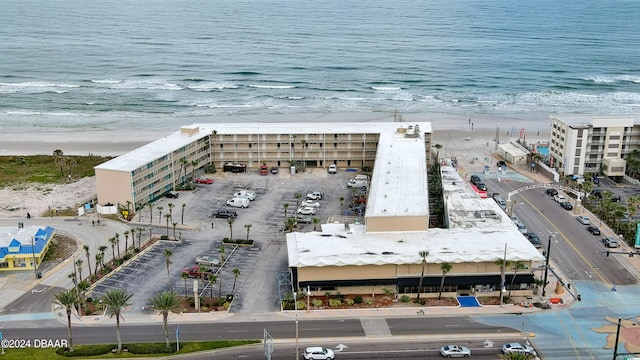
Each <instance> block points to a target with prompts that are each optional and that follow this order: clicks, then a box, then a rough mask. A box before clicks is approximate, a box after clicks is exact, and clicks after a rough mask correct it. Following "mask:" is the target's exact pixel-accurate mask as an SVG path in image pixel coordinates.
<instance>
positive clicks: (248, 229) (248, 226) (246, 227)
mask: <svg viewBox="0 0 640 360" xmlns="http://www.w3.org/2000/svg"><path fill="white" fill-rule="evenodd" d="M251 226H252V225H251V224H244V228H245V229H247V242H249V231H250V230H251Z"/></svg>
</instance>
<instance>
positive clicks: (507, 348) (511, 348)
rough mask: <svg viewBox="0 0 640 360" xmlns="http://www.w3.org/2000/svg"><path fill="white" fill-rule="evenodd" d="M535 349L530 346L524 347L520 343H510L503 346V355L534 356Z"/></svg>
mask: <svg viewBox="0 0 640 360" xmlns="http://www.w3.org/2000/svg"><path fill="white" fill-rule="evenodd" d="M533 352H534V351H533V348H532V347H531V346H529V345H522V344H520V343H509V344H504V345H502V353H503V354H511V353H518V354H530V355H533Z"/></svg>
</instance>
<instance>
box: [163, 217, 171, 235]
mask: <svg viewBox="0 0 640 360" xmlns="http://www.w3.org/2000/svg"><path fill="white" fill-rule="evenodd" d="M164 218H165V219H167V237H169V220H170V219H171V214H164Z"/></svg>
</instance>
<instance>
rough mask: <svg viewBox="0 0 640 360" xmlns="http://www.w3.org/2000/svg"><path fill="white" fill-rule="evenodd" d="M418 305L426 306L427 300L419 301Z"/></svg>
mask: <svg viewBox="0 0 640 360" xmlns="http://www.w3.org/2000/svg"><path fill="white" fill-rule="evenodd" d="M419 303H420V305H424V304H426V303H427V300H425V299H420V301H419Z"/></svg>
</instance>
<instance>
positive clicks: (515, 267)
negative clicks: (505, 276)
mask: <svg viewBox="0 0 640 360" xmlns="http://www.w3.org/2000/svg"><path fill="white" fill-rule="evenodd" d="M526 268H527V265H526V264H525V263H524V261H520V260H517V261H514V262H513V277H512V278H511V285H510V286H509V299H511V289H513V283H514V282H515V281H516V275H518V270H522V269H526Z"/></svg>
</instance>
